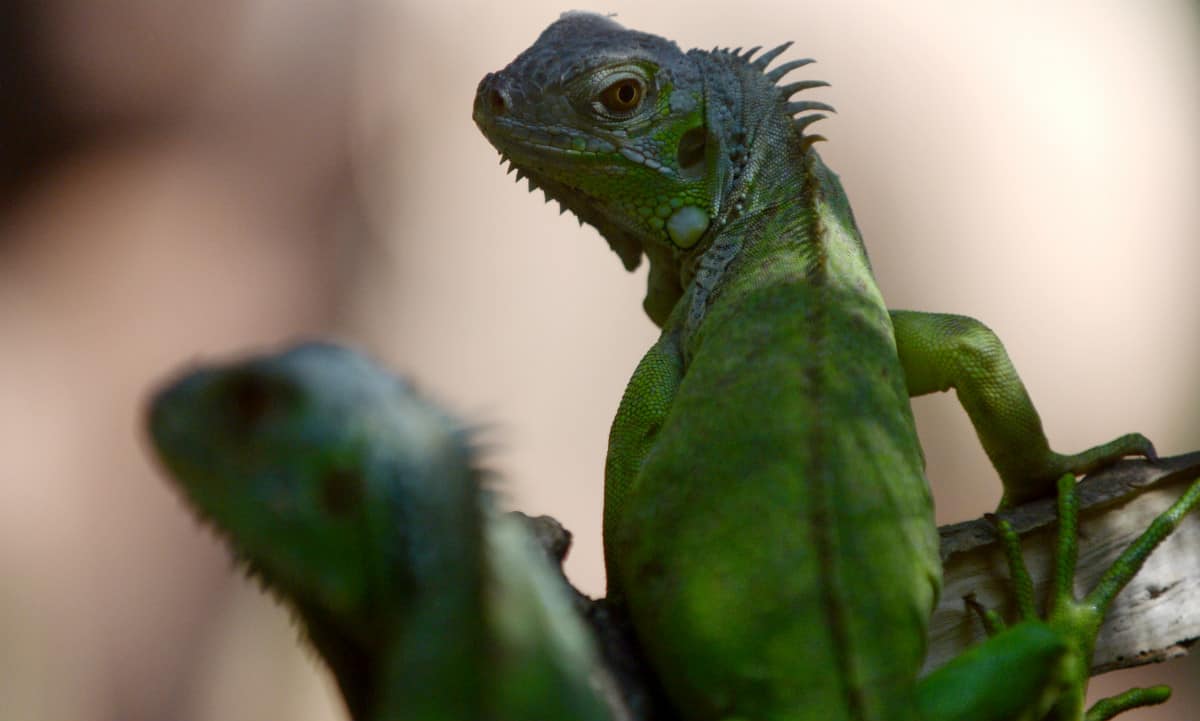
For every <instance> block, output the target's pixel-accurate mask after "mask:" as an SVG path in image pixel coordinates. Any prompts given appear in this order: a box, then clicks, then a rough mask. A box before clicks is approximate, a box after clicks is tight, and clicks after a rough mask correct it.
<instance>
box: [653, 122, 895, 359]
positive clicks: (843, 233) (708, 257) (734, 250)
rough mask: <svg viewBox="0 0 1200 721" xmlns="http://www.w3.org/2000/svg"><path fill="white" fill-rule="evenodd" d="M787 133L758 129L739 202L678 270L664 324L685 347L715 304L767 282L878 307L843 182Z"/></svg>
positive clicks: (737, 189) (769, 127) (736, 190)
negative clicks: (817, 289)
mask: <svg viewBox="0 0 1200 721" xmlns="http://www.w3.org/2000/svg"><path fill="white" fill-rule="evenodd" d="M790 131H791V128H790V127H788V126H786V125H782V124H777V125H775V126H772V125H771V124H770V123H769V121H768V122H766V123H764V125H763V127H760V128H759V137H758V142H757V143H754V144H753V145H752V146H751V147H752V148H757V150H751V153H750V158H749V161H748V162H747V164H746V170H745V172H744V173H743V175H742V178H741V183H740V185H738V186H735V188H734V190H733V192H732V193H731V197H735V198H737V200H736V201H735V202H734V203H731V204H730V205H729V207H728V208H727V212H726V214H725V215H724V216H723V217H721V218H719V219H718V223H716V224H714V225H715V226H716V227H714V229H713V233H712V238H711V241H709V242H708V243H707V244H706V246H705V247H704V248H703V249H702V252H701V253H699V254H698V255H697V256H696V257H695V258H694V260H692V262H691V263H687V264H684V265H683V266H682V267H681V273H680V275H681V277H682V278H684V283H685V292H684V295H683V298H682V299H681V301H680V303H679V307H677V308H676V309H675V312H674V313H673V314H672V318H671V321H670V324H671V325H672V326H674V327H673V328H671V330H675V331H677V332H679V333H680V334H681V338H680V340H681V344H682V347H684V348H685V349H686V348H689V347H690V346H691V345H692V340H693V336H694V335H695V334H696V333H697V331H698V329H699V328H700V327H701V325H702V324H703V321H704V318H705V317H706V314H707V311H708V309H709V308H710V307H711V305H712V304H713V303H717V302H721V299H722V298H727V297H729V296H730V295H736V294H737V293H738V292H740V290H743V289H746V288H749V287H752V286H754V285H757V284H761V283H764V282H770V281H771V279H772V278H783V277H787V278H790V279H799V280H801V281H802V282H809V283H813V284H820V285H822V286H825V287H837V288H844V289H845V290H847V291H849V292H851V293H854V294H857V295H867V296H870V299H871V301H872V302H874V303H877V304H878V305H880V306H881V307H882V304H883V300H882V297H881V296H880V295H879V291H878V289H877V288H876V286H875V282H874V278H873V276H872V273H871V266H870V261H869V259H868V257H867V253H866V248H865V247H864V246H863V243H862V239H861V236H860V235H859V232H858V228H857V226H856V224H855V222H854V218H853V215H852V213H851V211H850V207H849V204H848V203H847V202H846V201H845V194H844V191H843V190H842V187H841V183H840V182H839V180H838V178H837V176H836V175H835V174H834V173H833V172H832V171H830V170H829V169H828V168H827V167H826V166H825V164H824V163H823V162H822V160H821V158H820V156H819V155H818V154H817V153H816V151H815V150H813V149H812V148H811V143H809V142H808V138H805V137H803V136H801V135H800V134H799V133H796V132H790ZM784 133H786V135H784V137H782V138H781V137H780V135H783V134H784ZM747 281H749V282H747ZM686 354H687V353H686V352H685V355H686Z"/></svg>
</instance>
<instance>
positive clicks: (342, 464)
mask: <svg viewBox="0 0 1200 721" xmlns="http://www.w3.org/2000/svg"><path fill="white" fill-rule="evenodd" d="M150 430H151V435H152V438H153V442H154V446H155V449H156V450H157V452H158V455H159V457H160V458H161V460H162V461H163V463H164V464H165V465H166V467H167V468H168V469H169V470H170V472H171V474H172V475H173V476H174V478H175V480H176V484H177V486H178V487H179V489H180V490H181V491H182V492H183V494H184V495H185V497H186V498H187V500H188V501H189V502H190V505H191V506H192V507H193V508H194V509H196V511H197V512H198V513H199V515H200V516H201V517H202V518H204V519H205V520H207V521H208V522H209V523H211V524H212V525H213V526H215V527H216V528H217V529H218V530H219V531H220V532H221V533H223V534H224V535H225V536H226V537H227V538H228V539H229V541H230V543H231V545H232V547H233V549H234V551H235V553H236V554H237V556H238V557H239V558H240V559H242V560H243V561H244V562H245V563H246V565H247V567H248V568H249V569H250V571H251V572H252V573H253V574H254V575H256V576H258V577H259V578H261V579H262V580H263V581H264V582H265V584H266V586H267V587H268V588H269V589H271V590H273V591H274V592H276V593H277V594H278V595H279V596H280V597H281V598H282V599H283V600H284V601H286V602H287V603H289V604H290V605H292V606H293V607H294V608H295V610H296V611H297V614H298V616H299V617H300V619H301V621H302V623H303V625H304V627H305V630H306V631H307V634H308V636H309V638H310V640H311V641H312V643H313V645H314V646H315V647H316V648H317V650H318V651H319V652H320V653H321V655H322V656H323V657H324V659H325V660H326V661H327V662H328V663H329V666H330V668H331V669H332V671H333V672H334V675H335V677H336V678H337V681H338V684H339V686H340V688H341V690H342V693H343V696H344V697H345V699H346V702H347V706H348V707H349V710H350V712H351V714H352V716H353V717H354V718H355V719H360V720H361V721H366V720H368V719H370V720H372V721H385V720H386V721H393V720H396V721H399V720H401V719H403V720H418V721H459V720H460V719H483V720H489V721H530V720H531V719H538V720H541V721H607V720H608V719H610V718H612V716H610V714H609V711H608V708H607V707H606V706H605V705H604V704H603V703H602V701H601V700H600V696H598V695H597V692H596V690H595V688H594V686H595V684H597V683H599V684H600V685H601V687H603V686H604V679H603V678H602V677H598V676H597V674H598V673H599V670H598V667H597V660H596V655H595V649H594V647H593V642H592V639H591V637H590V636H589V634H588V632H587V630H586V628H585V627H584V624H583V622H582V620H581V619H580V618H579V617H578V615H577V614H576V611H575V609H574V607H573V606H572V604H571V601H570V600H569V599H568V597H567V595H566V584H565V583H564V582H563V581H562V579H561V577H557V578H556V577H555V572H554V571H553V570H552V569H551V567H550V565H549V560H548V558H547V556H546V554H545V552H544V551H543V550H542V549H541V548H540V547H538V546H537V545H536V544H535V543H534V541H533V539H532V538H531V537H530V535H529V532H528V531H527V529H526V528H525V526H523V525H522V524H521V523H520V522H519V521H517V520H516V519H514V518H511V517H509V516H505V515H501V514H499V513H498V512H496V511H495V510H494V509H493V508H492V505H491V503H490V499H489V496H488V494H487V493H486V492H484V491H482V490H481V488H480V476H481V473H480V471H479V470H478V469H477V468H476V466H475V463H474V460H473V459H474V458H475V455H476V454H475V453H474V452H473V449H472V445H471V442H470V437H469V433H468V432H467V431H466V430H464V428H463V427H462V425H461V424H460V423H459V422H457V421H455V420H454V419H453V418H450V417H449V416H447V415H446V414H445V413H443V412H442V411H440V410H439V409H438V408H436V407H435V406H433V405H431V404H430V403H428V402H426V401H425V400H423V399H422V398H421V397H420V396H418V395H417V394H416V393H414V391H413V389H412V388H411V387H410V386H409V385H408V384H407V383H405V382H404V381H402V380H400V379H398V378H396V377H394V376H392V375H390V374H388V373H387V372H386V371H384V370H383V369H382V368H380V367H379V366H377V365H375V364H374V363H372V362H371V361H369V360H367V359H365V358H363V357H362V356H360V355H358V354H355V353H353V352H351V351H348V350H345V349H341V348H338V347H335V346H330V345H318V344H311V345H304V346H300V347H298V348H296V349H294V350H292V351H290V352H288V353H285V354H283V355H279V356H273V357H264V358H258V359H251V360H247V361H243V362H239V363H233V364H230V365H225V366H215V367H210V368H205V369H201V370H197V371H195V372H193V373H190V374H189V375H187V376H186V377H184V378H182V379H180V380H178V381H177V382H174V383H173V384H171V385H170V387H168V388H166V389H165V390H163V391H162V392H160V393H159V394H158V395H157V397H156V398H155V399H154V402H153V406H152V409H151V413H150Z"/></svg>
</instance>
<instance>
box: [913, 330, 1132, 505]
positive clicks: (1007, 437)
mask: <svg viewBox="0 0 1200 721" xmlns="http://www.w3.org/2000/svg"><path fill="white" fill-rule="evenodd" d="M890 313H891V316H892V325H893V327H894V329H895V338H896V349H897V351H898V352H899V355H900V364H901V365H902V366H903V367H904V375H905V379H906V381H907V385H908V393H909V395H910V396H920V395H925V394H926V393H932V392H934V391H945V390H949V389H950V388H954V389H955V390H956V391H957V392H958V399H959V402H960V403H962V406H963V408H964V409H965V410H966V411H967V415H968V416H969V417H970V419H971V423H972V424H973V425H974V426H975V432H976V433H977V434H978V435H979V440H980V442H981V443H982V444H983V448H984V450H985V451H986V452H987V455H988V458H989V459H991V462H992V465H993V466H994V467H995V468H996V471H997V472H998V473H999V474H1000V480H1001V481H1002V482H1003V484H1004V496H1003V497H1002V498H1001V501H1000V507H1001V508H1007V507H1009V506H1014V505H1018V504H1021V503H1025V502H1026V501H1030V500H1033V499H1035V498H1040V497H1044V496H1050V495H1053V493H1054V483H1055V480H1056V479H1057V478H1059V477H1060V476H1062V475H1063V474H1064V473H1073V474H1076V475H1083V474H1086V473H1089V472H1091V471H1094V470H1096V469H1097V468H1101V467H1103V466H1106V465H1109V464H1111V463H1113V462H1115V461H1117V460H1119V459H1120V458H1122V457H1124V456H1134V455H1137V456H1146V457H1147V458H1150V459H1151V460H1153V459H1154V458H1155V453H1154V446H1153V445H1152V444H1151V443H1150V441H1149V440H1147V439H1146V437H1145V436H1143V435H1141V434H1140V433H1129V434H1127V435H1123V436H1121V437H1120V438H1117V439H1115V440H1113V441H1110V442H1108V443H1104V444H1102V445H1099V446H1096V447H1094V448H1089V449H1088V450H1086V451H1083V452H1082V453H1076V454H1074V455H1063V454H1060V453H1055V452H1054V451H1052V450H1051V449H1050V445H1049V443H1048V442H1047V440H1046V434H1045V432H1044V431H1043V430H1042V421H1041V418H1040V417H1038V413H1037V410H1036V409H1034V407H1033V402H1032V401H1030V399H1029V393H1027V392H1026V390H1025V385H1024V384H1023V383H1021V379H1020V377H1019V376H1018V375H1017V371H1016V369H1015V368H1013V364H1012V361H1011V360H1009V358H1008V353H1006V352H1005V350H1004V345H1003V344H1002V343H1001V342H1000V339H999V338H997V337H996V334H995V333H993V332H992V331H991V329H989V328H988V327H987V326H985V325H984V324H983V323H980V322H979V321H977V320H975V319H974V318H969V317H967V316H962V315H951V314H947V313H922V312H917V311H910V310H892V311H890Z"/></svg>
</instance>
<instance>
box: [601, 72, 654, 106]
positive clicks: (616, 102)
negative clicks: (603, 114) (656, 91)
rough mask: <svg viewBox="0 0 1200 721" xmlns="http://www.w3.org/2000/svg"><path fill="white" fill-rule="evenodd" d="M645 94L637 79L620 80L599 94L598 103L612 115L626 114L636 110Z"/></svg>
mask: <svg viewBox="0 0 1200 721" xmlns="http://www.w3.org/2000/svg"><path fill="white" fill-rule="evenodd" d="M645 94H646V91H645V88H644V87H643V86H642V83H641V81H639V80H638V79H637V78H621V79H620V80H618V81H616V82H615V83H613V84H611V85H609V86H608V87H607V88H605V89H604V90H602V91H601V92H600V102H602V103H604V107H606V108H608V110H609V111H610V112H614V113H628V112H631V111H633V110H636V109H637V106H638V105H640V104H641V102H642V96H644V95H645Z"/></svg>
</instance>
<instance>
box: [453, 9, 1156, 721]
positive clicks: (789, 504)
mask: <svg viewBox="0 0 1200 721" xmlns="http://www.w3.org/2000/svg"><path fill="white" fill-rule="evenodd" d="M786 47H787V46H786V45H785V46H782V47H779V48H776V49H774V50H771V51H769V52H766V53H764V54H762V55H759V56H757V58H755V57H754V56H755V54H756V52H757V48H756V49H755V50H751V51H748V52H745V53H742V52H740V51H736V50H735V51H729V50H715V49H714V50H713V51H711V52H705V51H700V50H691V51H688V52H686V53H684V52H682V51H680V50H679V48H678V47H677V46H676V45H675V44H674V43H672V42H670V41H668V40H664V39H662V38H660V37H657V36H654V35H649V34H646V33H640V32H635V31H631V30H626V29H625V28H622V27H621V26H620V25H618V24H616V23H615V22H613V21H612V20H610V19H608V18H604V17H601V16H597V15H590V14H585V13H567V14H565V15H563V17H562V18H560V19H559V20H558V21H557V22H555V23H553V24H551V25H550V26H549V27H548V28H547V29H546V30H545V31H544V32H543V33H542V35H541V36H540V37H539V38H538V40H537V42H536V43H534V45H533V46H532V47H530V48H529V49H528V50H526V51H525V52H524V53H522V54H521V55H520V56H519V57H517V58H516V59H515V60H514V61H513V62H512V63H511V64H510V65H509V66H508V67H506V68H505V69H503V70H501V71H499V72H497V73H492V74H489V75H488V76H487V77H485V78H484V79H483V81H482V82H481V83H480V85H479V88H478V90H477V92H476V97H475V105H474V118H475V122H476V124H477V125H478V126H479V127H480V129H481V130H482V131H483V133H484V134H485V135H486V136H487V138H488V140H489V141H490V142H491V143H492V144H493V145H494V146H495V147H496V148H497V149H498V150H499V151H500V153H501V157H502V160H503V159H507V160H508V161H510V163H511V165H512V168H513V169H515V170H516V171H517V175H518V179H520V178H522V177H527V178H528V179H529V184H530V188H531V190H532V189H534V188H541V189H542V190H544V192H545V193H546V195H547V199H554V200H557V201H558V202H559V203H560V204H561V205H562V207H563V208H564V209H566V210H571V211H572V212H574V213H575V214H576V215H577V216H578V218H579V219H580V221H581V222H587V223H589V224H591V225H593V226H594V227H596V228H597V230H599V231H600V233H601V234H602V235H603V236H604V237H605V238H606V239H607V240H608V241H609V243H610V245H611V246H612V247H613V249H614V250H615V251H616V252H617V253H618V255H620V257H621V259H622V261H623V262H624V264H625V266H626V267H627V268H633V267H634V266H636V265H637V264H638V262H639V261H640V258H641V256H642V255H645V256H646V257H647V258H648V259H649V261H650V273H649V281H648V291H647V295H646V300H645V308H646V311H647V313H648V314H649V315H650V317H651V318H652V319H653V320H654V322H655V323H657V324H658V325H660V326H661V328H662V335H661V336H660V338H659V340H658V341H657V342H656V343H655V344H654V346H653V347H652V348H651V349H650V350H649V351H648V352H647V354H646V355H645V357H644V358H643V359H642V361H641V363H640V364H639V365H638V367H637V369H636V370H635V371H634V373H633V377H632V379H631V380H630V382H629V386H628V388H627V389H626V392H625V395H624V398H623V399H622V401H621V405H620V408H619V410H618V413H617V416H616V419H615V420H614V421H613V426H612V432H611V435H610V441H609V454H608V460H607V465H606V476H605V507H604V542H605V559H606V565H607V569H608V579H609V593H610V597H613V598H615V599H618V600H620V601H623V602H624V603H626V604H627V606H628V609H629V612H630V614H631V617H632V619H633V623H634V626H635V628H636V629H637V631H638V634H639V637H640V640H641V642H642V644H643V646H644V647H645V649H646V651H647V654H648V656H649V658H650V660H651V663H652V664H653V665H654V666H655V668H656V670H657V672H658V674H659V675H660V677H661V679H662V681H663V684H664V686H665V687H666V689H667V691H668V693H669V694H670V695H671V697H672V698H673V700H674V702H675V704H676V705H677V706H678V707H679V709H680V711H681V712H682V714H683V715H684V717H685V718H687V719H689V720H690V721H717V720H724V721H733V720H734V719H737V720H744V721H768V720H770V721H784V720H787V721H796V720H798V719H808V718H813V719H822V720H824V721H828V720H831V719H888V720H891V721H896V720H899V719H916V718H923V719H946V718H955V716H954V715H953V714H952V713H950V712H946V711H944V709H945V708H948V707H949V706H946V705H939V702H940V701H941V700H943V699H944V698H945V696H946V695H947V694H949V695H950V696H952V697H953V696H954V695H955V694H956V693H958V690H959V686H957V685H954V684H950V685H947V684H946V683H944V681H943V680H944V679H946V678H949V676H946V675H940V676H937V678H933V677H931V679H928V680H927V681H929V683H926V682H924V681H923V682H921V683H918V680H917V672H918V669H919V668H920V665H921V658H922V655H923V654H924V650H925V648H924V644H925V633H926V623H927V619H928V616H929V614H930V611H931V609H932V607H933V603H934V600H935V598H936V596H937V594H938V590H939V586H940V566H939V561H938V556H937V543H936V532H935V531H936V529H935V526H934V521H933V513H932V506H931V500H930V497H929V491H928V486H927V483H926V481H925V478H924V475H923V460H922V455H921V450H920V447H919V446H918V443H917V438H916V433H915V431H914V428H913V420H912V414H911V410H910V407H909V400H908V399H909V396H910V395H920V394H922V393H929V392H932V391H935V390H946V389H948V388H951V387H953V388H955V389H956V390H957V392H958V394H959V396H960V398H961V400H962V403H963V406H964V407H965V408H966V410H967V412H968V414H969V416H970V418H971V420H972V422H973V424H974V425H975V428H976V431H977V432H978V435H979V437H980V439H981V441H982V443H983V445H984V447H985V449H986V450H987V452H988V455H989V456H990V457H991V459H992V461H993V463H994V464H995V466H996V468H997V470H998V472H999V474H1000V477H1001V480H1002V482H1003V485H1004V501H1003V503H1004V504H1015V503H1020V502H1023V501H1025V500H1028V499H1030V498H1034V497H1037V496H1040V495H1049V494H1053V493H1054V492H1055V486H1054V484H1055V480H1056V479H1057V478H1059V477H1060V476H1062V475H1063V474H1064V473H1068V472H1072V473H1083V472H1087V471H1089V470H1092V469H1094V468H1096V467H1098V466H1100V465H1103V464H1106V463H1110V462H1112V461H1114V460H1116V459H1118V458H1120V457H1122V456H1124V455H1131V454H1141V455H1147V456H1152V454H1153V449H1152V447H1151V445H1150V444H1149V442H1148V441H1147V440H1146V439H1145V438H1144V437H1142V436H1140V435H1137V434H1131V435H1129V436H1124V437H1122V438H1119V439H1117V440H1115V441H1113V442H1111V443H1108V444H1105V445H1103V446H1100V447H1098V448H1095V449H1092V450H1089V451H1085V452H1084V453H1081V454H1078V455H1074V456H1063V455H1059V454H1057V453H1054V452H1052V451H1051V450H1050V448H1049V445H1048V443H1047V441H1046V439H1045V435H1044V433H1043V432H1042V428H1041V423H1040V420H1039V419H1038V415H1037V412H1036V411H1035V410H1034V408H1033V406H1032V404H1031V403H1030V400H1029V398H1028V395H1027V394H1026V392H1025V390H1024V388H1023V386H1022V384H1021V382H1020V380H1019V379H1018V377H1017V375H1016V373H1015V371H1014V370H1013V368H1012V365H1011V363H1010V362H1009V360H1008V358H1007V356H1006V354H1005V352H1004V349H1003V347H1002V346H1001V344H1000V343H999V341H998V340H997V339H996V337H995V336H994V335H993V334H992V333H991V332H990V331H989V330H988V329H987V328H986V327H985V326H983V325H982V324H980V323H979V322H978V321H975V320H972V319H970V318H965V317H961V316H953V315H940V314H929V313H918V312H913V311H892V312H889V311H888V310H887V308H886V306H885V305H884V302H883V299H882V297H881V296H880V293H879V291H878V289H877V287H876V285H875V282H874V279H873V277H872V274H871V268H870V264H869V261H868V259H867V254H866V251H865V249H864V247H863V244H862V241H861V238H860V236H859V232H858V230H857V228H856V226H855V223H854V219H853V215H852V213H851V210H850V206H849V203H848V201H847V199H846V195H845V193H844V192H843V190H842V188H841V185H840V183H839V181H838V179H837V177H836V176H835V175H834V174H833V173H832V172H831V171H830V170H829V169H828V168H826V167H825V165H824V164H823V163H822V162H821V159H820V157H819V156H818V155H817V153H816V152H815V151H814V150H813V149H812V144H813V142H814V141H815V140H817V139H819V138H818V137H817V136H811V135H806V134H805V131H806V129H807V127H808V126H809V125H810V124H811V123H812V122H813V121H814V120H816V119H818V118H820V117H822V116H820V115H816V114H812V113H811V112H810V111H814V110H822V109H827V106H824V105H823V104H820V103H813V102H803V101H801V102H795V101H792V100H791V99H790V98H791V96H792V95H793V94H794V93H796V92H798V91H801V90H804V89H806V88H810V87H814V86H816V85H821V84H823V83H817V82H812V81H801V82H798V83H792V84H791V85H780V84H779V81H781V79H782V77H783V76H784V75H785V74H786V73H787V72H789V71H790V70H792V69H794V68H796V67H800V66H801V65H803V64H806V63H807V62H809V61H793V62H790V63H784V64H781V65H779V66H777V67H775V68H774V69H768V65H769V63H770V62H771V61H773V60H774V59H775V58H776V57H777V56H778V55H779V54H780V53H781V52H782V51H783V50H784V49H786ZM1089 634H1093V635H1094V629H1085V630H1077V629H1074V628H1064V627H1061V626H1056V627H1049V626H1046V625H1044V624H1038V623H1034V622H1029V623H1025V624H1019V625H1018V626H1016V627H1014V629H1012V630H1010V631H1008V632H1006V633H1004V634H1000V635H999V636H997V638H996V639H995V640H993V641H990V642H989V643H988V644H986V645H985V646H984V647H982V648H984V649H986V650H984V651H982V652H980V653H976V654H974V655H972V656H971V657H969V658H968V659H967V660H966V661H964V662H963V663H962V664H956V665H954V666H953V668H954V670H955V672H961V671H962V670H963V669H964V668H966V669H967V671H968V672H969V673H970V674H973V675H972V676H970V678H971V679H972V680H971V683H972V684H976V685H978V687H979V688H981V689H988V690H990V691H991V693H983V694H981V695H979V696H977V697H975V698H976V700H977V703H978V704H983V705H986V706H988V709H987V711H988V712H989V713H990V712H995V713H998V714H1000V715H999V716H995V717H996V718H1005V719H1012V718H1020V717H1022V714H1031V713H1032V714H1034V715H1035V716H1036V715H1037V713H1038V711H1039V710H1040V709H1042V708H1045V703H1042V701H1044V700H1045V699H1046V698H1055V697H1058V696H1061V695H1062V694H1064V693H1067V691H1066V690H1065V689H1075V690H1079V689H1082V688H1083V686H1084V685H1085V684H1086V679H1087V673H1086V668H1087V660H1088V658H1090V643H1091V638H1090V636H1089ZM1006 654H1007V655H1006ZM996 659H1009V663H1010V665H1009V666H1005V665H1004V664H1003V663H1000V664H999V666H998V665H997V663H999V662H997V663H991V661H994V660H996ZM1013 659H1017V660H1016V661H1013ZM1064 659H1073V660H1072V661H1071V662H1070V663H1068V662H1067V661H1065V660H1064ZM1080 659H1082V660H1080ZM964 664H965V665H964ZM989 664H990V665H989ZM997 668H1003V669H1004V670H1003V672H1002V673H999V674H998V673H996V672H995V671H996V669H997ZM989 669H990V670H989ZM1010 677H1017V678H1020V679H1021V680H1022V682H1023V683H1024V685H1023V686H1020V688H1021V689H1023V690H1022V691H1020V692H1019V693H1013V692H1012V691H1011V689H1012V688H1016V686H1012V685H1011V678H1010ZM958 678H959V679H961V678H962V677H958ZM997 684H1000V685H1001V687H1000V688H999V690H997ZM923 689H933V691H929V690H923ZM1005 689H1010V690H1009V692H1007V693H1005V692H1004V691H1005ZM1014 704H1019V705H1020V709H1019V710H1017V709H1013V705H1014ZM970 713H971V714H973V716H971V715H968V716H966V718H972V717H978V718H982V717H984V716H985V713H984V710H983V709H980V708H977V707H975V708H972V709H970ZM1062 718H1070V717H1069V716H1063V717H1062Z"/></svg>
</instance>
